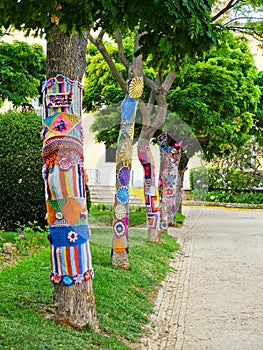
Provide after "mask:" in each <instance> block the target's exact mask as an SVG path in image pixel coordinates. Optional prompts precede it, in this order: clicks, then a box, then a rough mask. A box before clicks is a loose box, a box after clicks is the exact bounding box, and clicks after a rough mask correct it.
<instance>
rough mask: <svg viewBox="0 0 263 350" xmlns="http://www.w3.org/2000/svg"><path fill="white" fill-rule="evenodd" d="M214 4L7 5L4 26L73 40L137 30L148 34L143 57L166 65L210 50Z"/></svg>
mask: <svg viewBox="0 0 263 350" xmlns="http://www.w3.org/2000/svg"><path fill="white" fill-rule="evenodd" d="M211 4H212V2H211V1H205V0H192V1H181V0H155V1H152V0H145V1H143V3H142V2H141V0H134V1H132V2H131V1H127V0H121V1H114V2H112V1H108V0H93V1H86V0H80V1H77V2H76V1H73V0H65V1H63V2H62V1H61V2H59V1H57V0H43V1H37V0H20V1H17V0H3V1H2V2H1V5H0V8H1V11H0V22H1V24H2V25H3V26H4V27H5V28H7V27H8V26H14V27H15V28H17V29H19V30H21V29H25V30H27V31H28V32H29V31H30V30H31V29H32V30H34V31H35V33H36V34H42V35H43V34H45V35H47V37H48V38H50V35H51V33H52V31H53V29H54V27H55V26H56V25H59V26H60V29H61V30H63V31H64V32H66V33H68V34H69V33H76V32H79V33H83V32H85V31H87V30H89V29H91V28H94V29H98V28H102V29H103V30H105V31H107V32H108V33H109V34H113V33H114V31H115V30H117V29H118V30H120V31H122V32H126V31H127V29H131V30H134V29H135V28H137V29H138V31H140V32H141V33H142V34H143V35H142V36H141V50H142V52H143V54H144V55H145V56H147V55H148V54H149V53H152V54H154V56H153V58H154V60H155V62H156V64H158V65H160V64H162V62H164V61H167V60H171V57H179V56H180V53H182V52H184V53H185V52H188V53H189V54H191V53H193V52H195V51H196V48H197V47H200V49H201V48H204V47H205V46H208V45H210V43H211V41H212V40H213V30H212V25H211V22H210V11H211ZM18 14H19V15H18ZM200 38H202V39H201V40H200Z"/></svg>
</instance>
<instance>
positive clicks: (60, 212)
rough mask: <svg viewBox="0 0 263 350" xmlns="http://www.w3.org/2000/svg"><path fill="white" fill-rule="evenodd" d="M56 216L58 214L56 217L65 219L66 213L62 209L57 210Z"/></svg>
mask: <svg viewBox="0 0 263 350" xmlns="http://www.w3.org/2000/svg"><path fill="white" fill-rule="evenodd" d="M55 216H56V219H58V220H62V219H64V214H63V213H62V211H57V212H56V214H55Z"/></svg>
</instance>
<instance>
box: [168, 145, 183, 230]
mask: <svg viewBox="0 0 263 350" xmlns="http://www.w3.org/2000/svg"><path fill="white" fill-rule="evenodd" d="M180 159H181V144H175V145H174V146H173V147H171V150H170V153H169V171H168V172H169V176H170V177H171V180H170V181H171V189H172V193H171V196H170V199H171V203H170V204H169V208H168V226H175V225H176V222H175V214H176V212H177V211H178V209H179V205H180V192H181V191H180V190H179V188H181V186H180V177H179V170H178V167H179V163H180Z"/></svg>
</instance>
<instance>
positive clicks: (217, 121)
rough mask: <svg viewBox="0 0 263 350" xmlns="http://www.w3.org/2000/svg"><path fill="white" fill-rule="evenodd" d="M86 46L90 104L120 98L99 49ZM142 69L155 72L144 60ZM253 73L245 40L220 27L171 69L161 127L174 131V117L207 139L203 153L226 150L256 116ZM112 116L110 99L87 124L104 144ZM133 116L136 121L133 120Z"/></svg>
mask: <svg viewBox="0 0 263 350" xmlns="http://www.w3.org/2000/svg"><path fill="white" fill-rule="evenodd" d="M107 47H110V48H109V50H110V51H111V52H115V51H114V50H117V49H116V47H115V49H114V44H113V43H111V44H110V43H108V44H107ZM92 52H93V54H94V55H93V56H91V57H90V58H89V65H88V67H87V85H86V86H88V90H89V91H93V92H95V93H97V96H96V95H95V94H93V97H92V98H93V103H94V106H95V107H98V106H99V105H100V104H101V103H104V104H106V105H107V104H109V103H110V101H111V98H112V96H114V98H115V99H118V98H119V102H120V101H121V99H122V95H121V93H120V89H119V87H117V86H116V84H115V85H114V80H113V77H112V76H111V75H110V69H109V68H108V67H107V65H106V64H105V62H104V60H103V58H102V56H101V55H100V54H99V53H96V51H92ZM115 56H116V57H117V55H116V52H115ZM122 69H123V68H122ZM144 73H145V74H151V73H152V75H154V73H156V72H154V71H153V68H151V67H150V66H149V65H148V64H147V62H146V64H145V71H144ZM105 76H106V77H108V78H107V84H106V82H105V81H104V79H103V77H105ZM260 76H261V75H259V77H260ZM256 77H257V71H256V67H255V65H254V60H253V57H252V55H251V53H250V52H249V49H248V43H247V40H246V39H244V38H242V37H236V36H234V35H233V34H231V33H223V34H222V35H221V39H220V40H219V46H217V47H213V48H211V49H210V50H209V51H207V52H204V53H203V54H202V55H200V56H199V57H197V58H196V60H195V62H193V61H189V60H186V61H185V63H184V65H182V66H181V69H180V70H179V71H178V72H177V77H176V79H175V82H174V84H173V86H172V89H171V92H170V94H169V95H168V103H169V110H170V111H171V112H174V113H175V114H174V113H172V114H168V116H167V122H166V125H165V128H166V130H167V131H169V132H170V133H171V134H177V135H178V131H175V127H177V128H178V122H175V120H177V121H178V120H179V119H181V120H182V121H183V122H184V123H186V125H188V126H189V127H190V128H191V130H192V131H193V133H194V134H195V135H196V137H197V138H199V139H202V140H203V139H205V140H207V141H209V142H207V145H204V148H205V152H206V156H207V158H208V159H211V158H212V157H213V155H222V154H228V153H229V152H230V151H231V149H232V148H235V147H239V146H240V145H242V144H244V143H245V141H246V140H247V139H248V138H249V134H250V133H251V132H252V129H251V128H252V124H253V121H254V120H261V119H260V110H259V111H258V112H257V106H258V102H259V97H260V91H259V88H258V87H257V86H256ZM258 79H259V78H258ZM106 85H107V86H111V91H110V95H109V96H107V94H104V88H105V86H106ZM88 95H89V93H88ZM96 101H97V102H96ZM114 102H116V100H114ZM96 103H98V104H96ZM90 107H91V106H90ZM104 114H105V116H104ZM118 116H119V110H118V107H117V106H116V105H115V106H111V107H108V108H107V109H106V110H102V111H100V114H98V115H97V117H96V119H95V122H94V124H93V126H92V130H93V131H94V132H96V133H97V135H96V137H97V140H98V141H100V142H101V141H103V142H104V143H105V144H106V145H107V146H110V145H112V144H115V143H116V142H117V137H118V129H119V128H118V127H119V118H118ZM257 116H258V117H257ZM137 122H138V123H140V121H139V120H138V121H137ZM180 125H181V124H180ZM181 127H182V125H181ZM138 129H139V126H138ZM135 131H136V130H135ZM137 134H138V133H137ZM181 137H183V132H181ZM135 138H136V133H135Z"/></svg>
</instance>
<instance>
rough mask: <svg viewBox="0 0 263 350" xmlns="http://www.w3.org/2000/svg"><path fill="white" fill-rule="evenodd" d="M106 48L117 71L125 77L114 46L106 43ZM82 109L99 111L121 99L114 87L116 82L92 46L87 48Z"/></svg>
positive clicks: (119, 93)
mask: <svg viewBox="0 0 263 350" xmlns="http://www.w3.org/2000/svg"><path fill="white" fill-rule="evenodd" d="M106 48H107V51H108V52H109V54H110V55H111V57H112V59H113V61H114V63H115V64H116V66H117V68H118V70H119V71H120V72H121V73H122V74H123V75H124V76H125V77H126V79H127V73H126V70H125V68H124V66H123V65H122V64H121V63H120V60H119V57H118V48H117V46H116V45H113V44H111V43H106ZM84 90H85V94H84V98H83V108H85V109H86V110H87V111H94V110H97V109H101V108H102V107H104V106H108V105H110V104H112V103H113V104H115V103H118V102H120V101H121V100H122V99H123V92H122V89H121V88H120V87H119V86H116V80H115V78H114V76H113V74H112V72H111V70H110V69H109V67H108V65H107V63H106V61H105V60H104V59H103V57H102V55H101V54H100V53H99V52H98V51H97V49H95V50H94V46H93V45H92V44H89V45H88V48H87V69H86V75H85V83H84Z"/></svg>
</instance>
